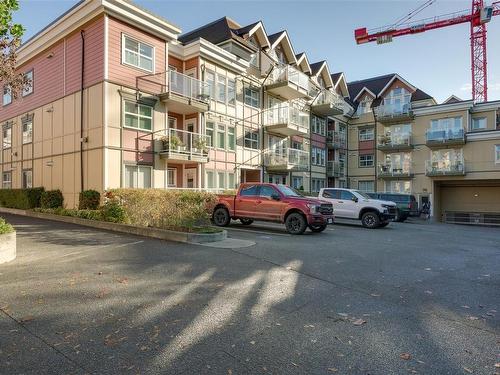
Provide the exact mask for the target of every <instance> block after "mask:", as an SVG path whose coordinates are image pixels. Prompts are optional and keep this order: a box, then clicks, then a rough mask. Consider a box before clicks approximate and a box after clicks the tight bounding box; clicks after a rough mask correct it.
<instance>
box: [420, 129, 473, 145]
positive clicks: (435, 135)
mask: <svg viewBox="0 0 500 375" xmlns="http://www.w3.org/2000/svg"><path fill="white" fill-rule="evenodd" d="M426 143H427V145H428V146H441V145H446V144H447V145H451V144H454V145H461V144H465V131H464V129H463V128H453V127H446V128H444V129H428V130H427V132H426Z"/></svg>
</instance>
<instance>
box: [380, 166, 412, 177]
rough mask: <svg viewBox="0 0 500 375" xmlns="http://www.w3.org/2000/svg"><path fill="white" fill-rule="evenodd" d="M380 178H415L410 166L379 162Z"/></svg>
mask: <svg viewBox="0 0 500 375" xmlns="http://www.w3.org/2000/svg"><path fill="white" fill-rule="evenodd" d="M378 178H383V179H387V180H392V179H394V180H403V179H408V178H413V172H412V171H411V169H410V167H408V166H405V165H402V164H391V163H386V164H379V166H378Z"/></svg>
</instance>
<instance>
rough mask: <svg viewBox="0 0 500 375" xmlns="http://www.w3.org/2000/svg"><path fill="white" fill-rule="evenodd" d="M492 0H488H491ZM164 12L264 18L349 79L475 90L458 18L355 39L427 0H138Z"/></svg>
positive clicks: (38, 17)
mask: <svg viewBox="0 0 500 375" xmlns="http://www.w3.org/2000/svg"><path fill="white" fill-rule="evenodd" d="M490 2H491V0H486V3H488V4H489V3H490ZM75 3H76V1H74V0H58V1H54V0H51V1H45V0H25V1H21V9H20V10H19V12H17V13H16V15H15V20H16V21H17V22H21V23H22V24H23V25H24V26H25V27H26V29H27V33H26V35H25V38H28V37H30V36H31V35H33V34H34V33H36V32H38V31H39V30H40V29H42V28H43V27H44V26H45V25H47V24H48V23H50V22H51V21H52V20H53V19H54V18H56V17H57V16H58V15H60V14H61V13H63V12H64V11H65V10H67V9H68V8H70V7H71V6H72V5H73V4H75ZM136 3H137V4H139V5H141V6H143V7H145V8H147V9H149V10H151V11H153V12H155V13H157V14H159V15H161V16H163V17H164V18H166V19H168V20H169V21H171V22H172V23H174V24H176V25H177V26H179V27H180V28H181V29H182V30H183V32H187V31H189V30H192V29H193V28H196V27H199V26H201V25H203V24H205V23H208V22H211V21H213V20H215V19H218V18H220V17H222V16H228V17H230V18H232V19H234V20H235V21H236V22H238V23H240V24H241V25H247V24H249V23H252V22H255V21H257V20H262V21H263V22H264V26H265V28H266V30H267V32H268V33H269V34H272V33H275V32H277V31H280V30H283V29H286V30H287V31H288V32H289V34H290V38H291V42H292V45H293V47H294V49H295V52H296V53H299V52H302V51H305V52H306V53H307V55H308V57H309V60H310V62H311V63H312V62H315V61H319V60H324V59H326V60H327V61H328V64H329V67H330V70H331V71H332V72H337V71H344V72H345V74H346V76H347V80H348V81H354V80H359V79H364V78H368V77H373V76H377V75H383V74H387V73H393V72H396V73H399V74H401V75H402V76H403V77H404V78H406V79H407V80H408V81H409V82H411V83H413V84H414V85H416V86H417V87H419V88H421V89H422V90H424V91H426V92H427V93H428V94H430V95H432V96H434V97H435V98H436V100H438V101H439V102H441V101H443V100H444V99H446V98H447V97H448V96H450V95H451V94H455V95H457V96H459V97H460V98H462V99H468V98H470V97H471V93H470V86H471V65H470V41H469V38H470V36H469V34H470V30H469V29H470V26H469V25H468V24H462V25H456V26H451V27H447V28H444V29H438V30H433V31H428V32H425V33H422V34H418V35H414V36H405V37H400V38H396V39H394V41H393V42H392V43H388V44H384V45H377V44H374V43H369V44H365V45H356V43H355V41H354V29H356V28H358V27H367V28H369V29H370V28H374V27H379V26H383V25H387V24H391V23H393V22H394V21H395V20H396V19H399V18H400V17H401V16H403V15H405V14H407V13H408V12H409V11H411V10H413V9H415V8H416V7H417V6H418V5H420V4H422V3H424V1H413V0H399V1H376V0H372V1H356V0H351V1H334V0H330V1H327V0H324V1H307V0H300V1H299V0H293V1H285V0H281V1H270V0H253V1H229V0H226V1H208V0H207V1H189V0H184V1H169V0H161V1H160V0H158V1H136ZM470 7H471V1H470V0H469V1H446V0H437V1H436V3H435V4H433V5H432V6H430V7H429V8H427V9H426V10H425V11H423V12H422V13H421V14H419V15H418V16H416V17H415V20H418V19H422V18H428V17H433V16H437V15H442V14H448V13H452V12H456V11H460V10H465V9H470ZM488 78H489V81H488V82H489V92H488V94H489V98H488V99H489V100H500V16H499V17H495V18H493V19H492V21H491V22H490V23H489V24H488Z"/></svg>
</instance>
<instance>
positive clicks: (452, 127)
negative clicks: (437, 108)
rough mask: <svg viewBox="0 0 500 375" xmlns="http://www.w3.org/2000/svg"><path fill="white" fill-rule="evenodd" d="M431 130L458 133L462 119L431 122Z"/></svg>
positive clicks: (453, 118)
mask: <svg viewBox="0 0 500 375" xmlns="http://www.w3.org/2000/svg"><path fill="white" fill-rule="evenodd" d="M431 130H448V131H453V132H457V131H460V130H462V117H448V118H441V119H437V120H431Z"/></svg>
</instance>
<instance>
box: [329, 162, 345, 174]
mask: <svg viewBox="0 0 500 375" xmlns="http://www.w3.org/2000/svg"><path fill="white" fill-rule="evenodd" d="M326 173H327V174H328V176H330V177H344V176H345V163H344V161H343V160H329V161H328V163H327V165H326Z"/></svg>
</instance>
